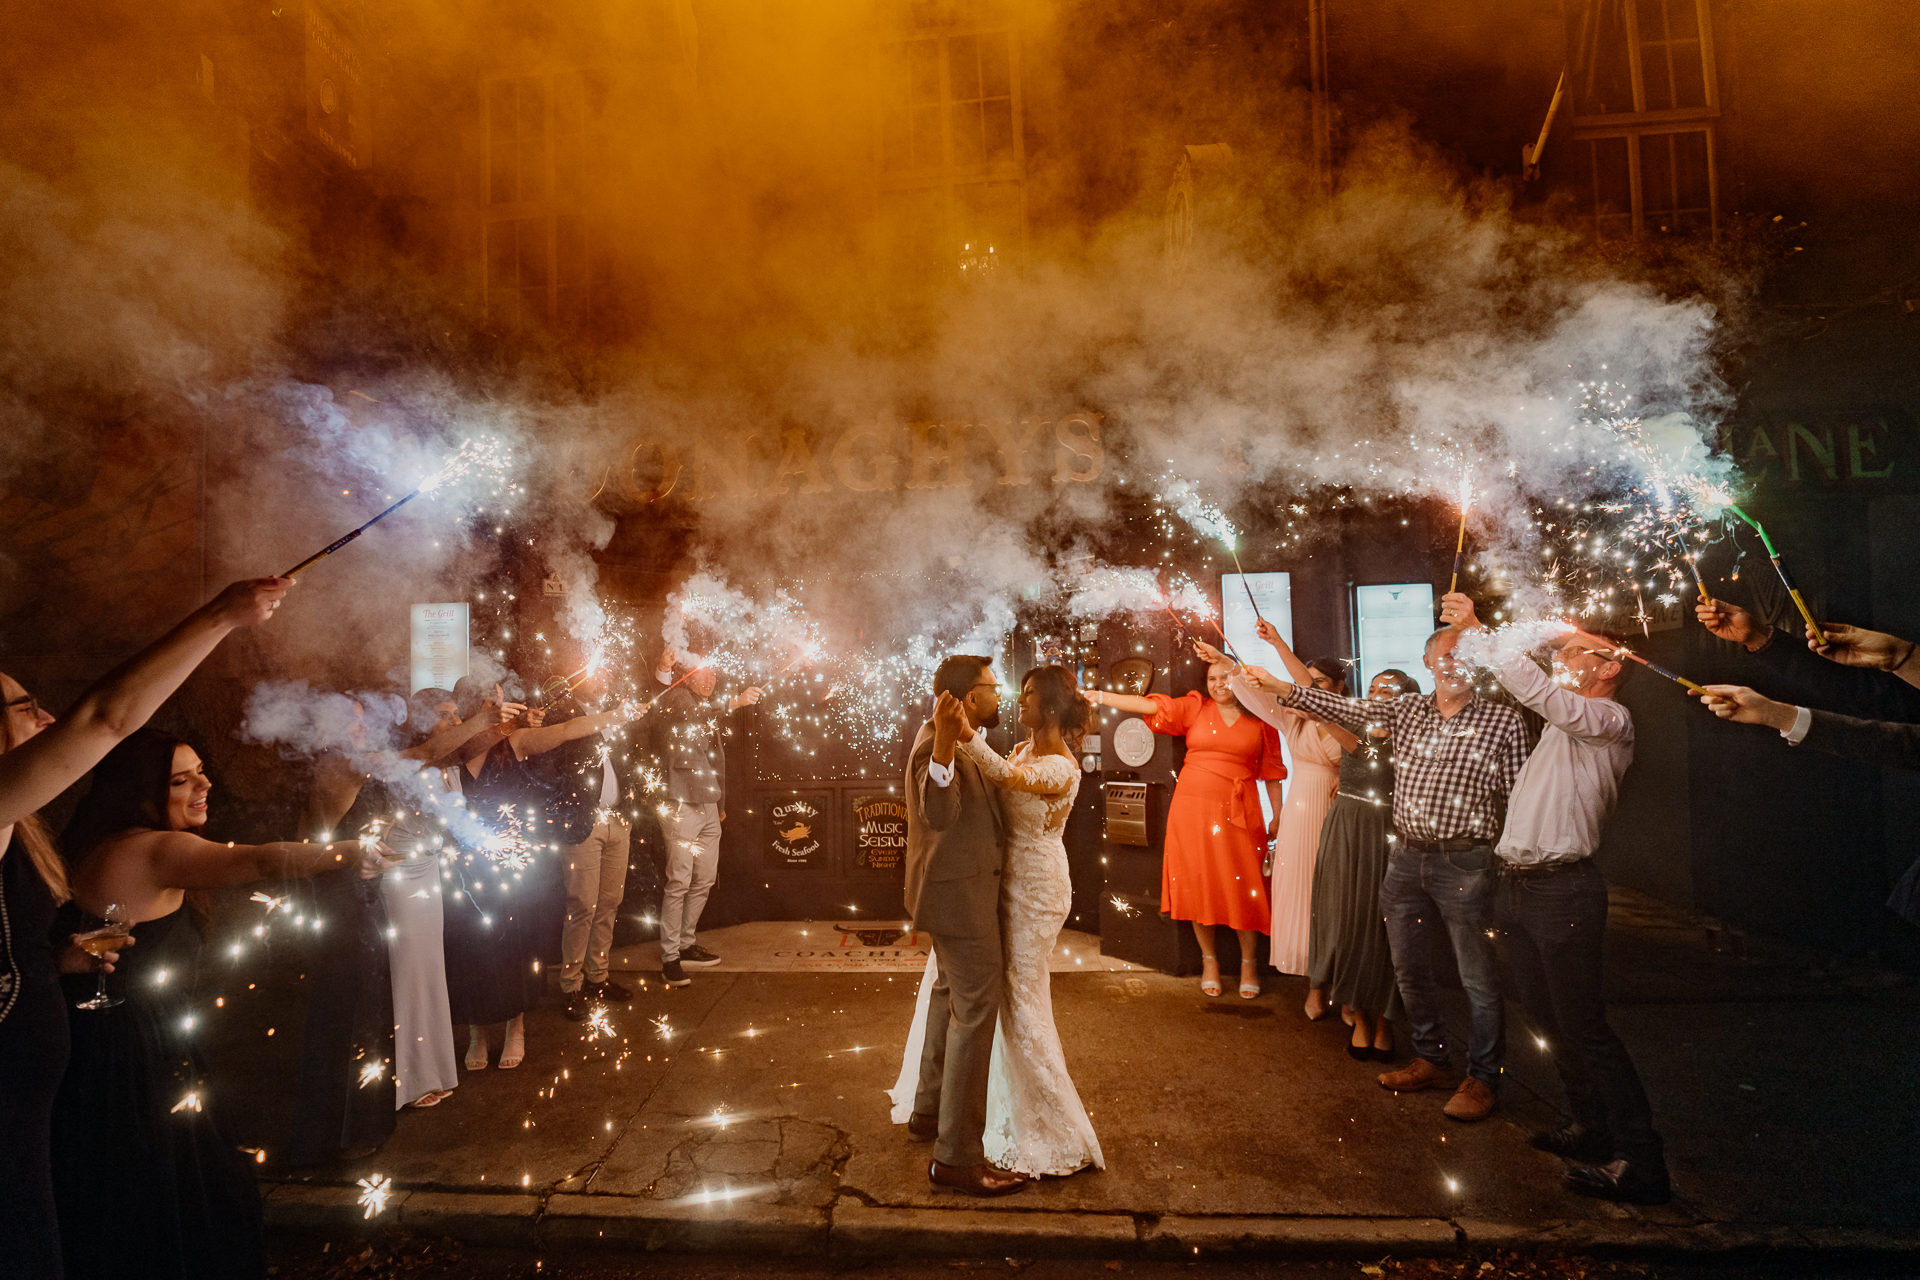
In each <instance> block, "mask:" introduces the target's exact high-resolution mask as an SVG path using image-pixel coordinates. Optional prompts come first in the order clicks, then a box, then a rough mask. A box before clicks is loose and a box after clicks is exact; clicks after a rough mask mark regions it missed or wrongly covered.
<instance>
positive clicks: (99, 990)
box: [73, 902, 133, 1009]
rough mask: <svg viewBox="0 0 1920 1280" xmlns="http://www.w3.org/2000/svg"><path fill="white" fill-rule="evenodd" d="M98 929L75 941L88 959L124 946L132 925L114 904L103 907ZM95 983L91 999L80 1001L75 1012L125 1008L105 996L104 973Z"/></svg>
mask: <svg viewBox="0 0 1920 1280" xmlns="http://www.w3.org/2000/svg"><path fill="white" fill-rule="evenodd" d="M99 919H100V924H101V927H100V928H98V929H95V930H93V931H92V932H91V933H83V934H81V935H80V936H79V937H78V938H77V939H76V940H75V941H76V942H77V943H78V945H79V947H80V949H81V950H82V951H84V952H86V953H87V954H88V955H90V956H94V957H96V958H97V957H99V956H103V955H105V954H107V952H109V951H118V950H120V948H121V947H123V946H125V945H126V942H127V939H128V938H129V937H131V936H132V934H133V923H132V922H131V921H130V920H128V919H127V910H126V908H125V907H123V906H121V905H120V904H119V903H117V902H110V903H108V904H107V909H106V910H105V911H102V912H101V913H100V916H99ZM97 976H98V978H99V982H98V983H97V984H96V985H95V987H94V992H93V998H92V999H90V1000H82V1001H81V1002H80V1003H79V1004H76V1005H75V1006H73V1007H74V1008H76V1009H111V1008H113V1006H115V1005H117V1004H125V1003H126V1001H125V1000H124V999H123V998H122V997H120V996H110V995H108V994H107V971H106V970H105V969H101V970H99V971H98V975H97Z"/></svg>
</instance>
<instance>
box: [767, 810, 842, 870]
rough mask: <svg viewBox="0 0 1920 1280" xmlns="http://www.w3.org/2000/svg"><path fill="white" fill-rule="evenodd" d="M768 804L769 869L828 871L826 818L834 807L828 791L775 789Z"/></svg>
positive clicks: (830, 865) (830, 867)
mask: <svg viewBox="0 0 1920 1280" xmlns="http://www.w3.org/2000/svg"><path fill="white" fill-rule="evenodd" d="M764 803H765V805H766V823H767V827H766V843H765V849H766V868H767V870H768V871H829V870H831V869H832V859H831V855H830V854H829V853H828V851H827V821H828V814H829V813H830V812H831V810H832V806H833V793H832V792H829V791H776V792H773V793H772V794H770V795H767V796H765V797H764Z"/></svg>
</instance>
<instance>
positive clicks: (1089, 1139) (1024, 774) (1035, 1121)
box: [889, 666, 1106, 1176]
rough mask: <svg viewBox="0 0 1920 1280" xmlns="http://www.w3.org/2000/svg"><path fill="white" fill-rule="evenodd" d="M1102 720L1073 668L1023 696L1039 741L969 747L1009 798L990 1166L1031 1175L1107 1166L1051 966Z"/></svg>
mask: <svg viewBox="0 0 1920 1280" xmlns="http://www.w3.org/2000/svg"><path fill="white" fill-rule="evenodd" d="M1091 717H1092V708H1091V706H1090V704H1089V703H1088V702H1087V701H1086V699H1084V698H1083V697H1081V696H1080V691H1079V690H1078V689H1077V688H1075V686H1074V682H1073V677H1071V676H1070V675H1068V674H1067V672H1066V669H1065V668H1064V667H1051V666H1050V667H1035V668H1034V669H1033V670H1031V671H1029V672H1028V673H1027V677H1026V679H1025V680H1024V681H1022V683H1021V686H1020V723H1021V724H1022V725H1024V726H1025V727H1026V728H1027V729H1028V730H1029V731H1030V732H1031V735H1032V736H1030V737H1029V738H1028V739H1027V740H1026V741H1025V742H1023V743H1021V744H1020V745H1019V746H1018V747H1016V748H1015V749H1014V752H1013V755H1012V757H1011V758H1008V759H1003V758H1002V757H1001V756H1000V755H999V754H998V753H996V752H995V751H994V750H993V748H991V747H989V746H988V745H987V742H986V735H985V734H982V733H978V732H976V733H975V734H974V735H973V737H972V738H971V739H970V740H968V741H965V742H963V743H962V744H961V747H960V749H961V750H963V751H965V752H966V753H967V754H968V755H969V756H971V757H972V758H973V762H974V763H975V764H976V765H978V766H979V768H980V772H981V773H982V774H983V775H985V776H986V777H987V778H988V779H989V780H990V781H992V782H993V783H994V785H995V786H997V787H999V788H1000V790H1001V792H1002V799H1003V800H1004V804H1005V811H1006V818H1007V870H1006V876H1005V878H1004V879H1003V881H1002V883H1001V890H1000V926H1001V938H1002V945H1003V947H1004V952H1005V962H1006V974H1005V979H1006V981H1005V988H1004V989H1005V992H1006V995H1005V999H1004V1001H1003V1003H1002V1004H1001V1006H1000V1021H999V1024H998V1026H997V1027H996V1028H995V1030H994V1036H993V1066H992V1068H991V1070H990V1075H989V1077H988V1082H987V1129H986V1135H985V1141H986V1149H987V1159H988V1160H990V1161H992V1162H993V1163H994V1164H996V1165H999V1166H1000V1167H1001V1168H1003V1169H1012V1170H1016V1171H1018V1172H1020V1173H1025V1174H1028V1175H1030V1176H1039V1175H1042V1174H1053V1175H1064V1174H1069V1173H1073V1172H1075V1171H1077V1170H1080V1169H1084V1168H1086V1167H1087V1166H1088V1165H1092V1166H1093V1167H1095V1168H1097V1169H1104V1168H1106V1159H1105V1157H1104V1156H1102V1155H1101V1153H1100V1140H1099V1139H1098V1138H1096V1137H1095V1136H1094V1133H1093V1122H1092V1121H1091V1120H1089V1119H1088V1118H1087V1110H1086V1108H1085V1107H1083V1106H1081V1105H1080V1095H1079V1093H1078V1092H1077V1091H1076V1090H1075V1089H1074V1087H1073V1077H1072V1076H1070V1075H1068V1074H1067V1061H1066V1057H1065V1055H1064V1054H1063V1053H1062V1052H1061V1050H1060V1033H1059V1032H1058V1031H1056V1030H1055V1029H1054V1025H1053V993H1052V991H1051V990H1050V988H1049V986H1048V981H1049V979H1048V972H1047V960H1048V958H1049V957H1050V956H1051V955H1052V954H1053V947H1054V943H1055V941H1056V940H1057V939H1058V938H1059V936H1060V927H1061V926H1062V925H1064V924H1065V923H1066V921H1067V911H1068V909H1069V907H1070V906H1071V904H1072V897H1073V894H1072V889H1071V886H1070V885H1069V882H1068V879H1067V850H1066V846H1065V844H1063V843H1062V840H1061V836H1062V833H1063V832H1064V831H1065V830H1066V825H1067V815H1068V814H1070V813H1072V812H1073V798H1074V796H1075V794H1076V793H1077V792H1078V791H1079V790H1080V764H1079V759H1078V755H1077V752H1078V748H1079V745H1080V740H1081V738H1082V737H1083V736H1084V735H1085V733H1086V730H1087V725H1088V722H1089V721H1090V719H1091ZM934 977H935V968H934V961H933V959H932V958H931V957H929V959H928V961H927V972H926V976H925V978H923V979H922V980H921V983H920V1001H919V1005H918V1007H917V1008H916V1009H915V1011H914V1015H913V1022H912V1024H911V1031H910V1034H909V1036H908V1040H907V1049H906V1056H905V1058H904V1060H903V1062H902V1065H901V1068H900V1077H899V1080H898V1081H897V1082H896V1083H895V1085H894V1087H893V1088H892V1089H891V1090H889V1095H890V1096H891V1097H892V1098H893V1101H894V1106H893V1120H894V1123H896V1124H904V1123H906V1121H907V1119H908V1117H909V1116H911V1115H912V1113H913V1095H914V1087H915V1083H916V1081H917V1079H918V1076H919V1069H920V1067H919V1064H920V1048H921V1037H922V1032H923V1028H924V1025H925V1022H926V1011H927V1002H928V999H929V995H930V993H931V991H932V990H933V983H934Z"/></svg>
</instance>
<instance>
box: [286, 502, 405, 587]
mask: <svg viewBox="0 0 1920 1280" xmlns="http://www.w3.org/2000/svg"><path fill="white" fill-rule="evenodd" d="M426 487H427V486H425V485H421V486H420V487H419V488H418V489H415V490H414V491H413V492H412V493H410V494H408V495H407V496H406V497H404V498H402V499H400V501H398V502H396V503H394V504H393V505H392V506H390V507H388V508H387V509H386V510H385V511H382V512H381V513H380V514H379V515H377V516H375V517H374V518H373V519H371V520H369V521H367V522H366V523H365V524H363V525H361V526H360V527H359V528H358V529H355V530H354V531H353V532H352V533H350V534H348V535H347V536H346V537H344V538H341V539H340V540H339V541H338V542H335V543H333V544H332V545H330V546H327V547H324V548H322V549H321V550H319V551H316V552H314V553H313V554H312V555H310V556H308V557H307V558H306V559H305V560H302V561H301V562H300V563H299V564H297V565H295V566H293V568H291V569H289V570H287V571H286V572H285V573H283V574H281V575H280V576H281V577H283V578H295V577H298V576H299V575H300V573H301V571H302V570H304V569H306V568H307V567H308V566H310V565H313V564H317V563H319V562H320V561H322V560H325V559H326V558H327V557H328V556H330V555H332V554H333V553H334V552H336V551H338V550H339V549H340V548H342V547H344V546H346V545H347V544H348V543H349V542H352V541H353V540H354V539H355V538H357V537H359V536H360V535H361V534H363V533H365V532H366V531H367V530H369V529H371V528H373V526H375V525H377V524H379V523H380V522H381V521H382V520H385V519H386V518H387V517H388V516H390V515H392V514H393V513H394V512H396V511H398V510H399V509H400V508H402V507H404V506H406V505H407V504H408V503H409V502H412V501H413V500H414V499H415V498H417V497H419V496H420V495H421V494H422V493H423V492H425V491H426Z"/></svg>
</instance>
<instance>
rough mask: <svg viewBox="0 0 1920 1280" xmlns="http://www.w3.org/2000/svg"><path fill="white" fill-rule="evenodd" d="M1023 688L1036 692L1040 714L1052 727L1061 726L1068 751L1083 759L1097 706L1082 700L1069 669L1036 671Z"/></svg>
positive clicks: (1025, 680) (1038, 668) (1030, 673)
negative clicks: (1081, 750)
mask: <svg viewBox="0 0 1920 1280" xmlns="http://www.w3.org/2000/svg"><path fill="white" fill-rule="evenodd" d="M1020 685H1021V687H1022V688H1023V689H1031V690H1032V691H1033V693H1034V694H1035V696H1036V697H1037V698H1038V699H1039V705H1040V714H1041V715H1042V716H1043V717H1045V719H1046V721H1047V722H1048V723H1051V724H1056V725H1059V726H1060V736H1061V737H1062V738H1064V739H1066V743H1067V750H1069V751H1071V752H1073V754H1075V755H1079V754H1080V744H1081V742H1082V741H1084V740H1085V739H1086V736H1087V727H1088V726H1089V725H1091V724H1092V723H1093V704H1092V703H1091V702H1088V701H1087V700H1086V698H1084V697H1083V696H1081V693H1080V687H1079V686H1078V685H1077V684H1075V683H1074V680H1073V676H1072V675H1070V674H1069V673H1068V671H1067V669H1066V668H1065V667H1035V668H1033V670H1031V671H1029V672H1027V676H1026V679H1024V680H1022V681H1021V682H1020Z"/></svg>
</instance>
